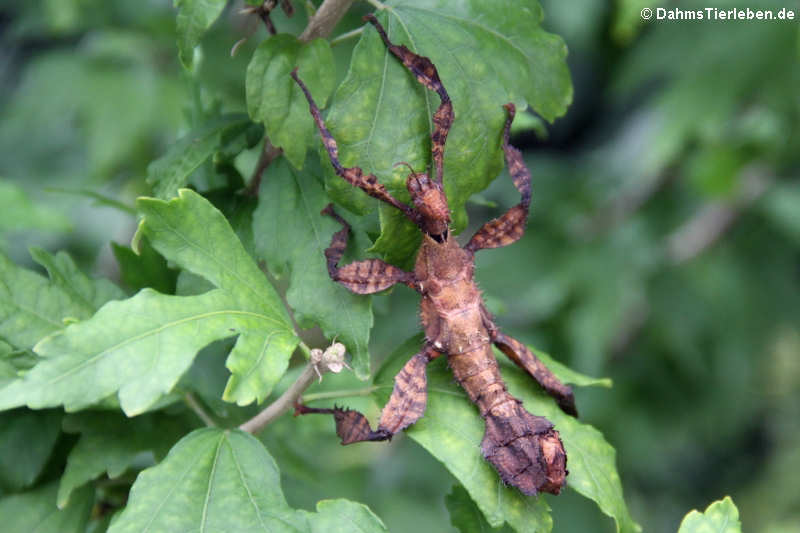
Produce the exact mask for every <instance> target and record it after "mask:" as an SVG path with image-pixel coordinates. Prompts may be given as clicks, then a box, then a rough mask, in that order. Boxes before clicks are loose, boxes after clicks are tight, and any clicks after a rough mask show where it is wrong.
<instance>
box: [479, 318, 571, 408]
mask: <svg viewBox="0 0 800 533" xmlns="http://www.w3.org/2000/svg"><path fill="white" fill-rule="evenodd" d="M492 342H493V343H494V344H495V346H497V347H498V348H499V349H500V351H501V352H503V353H504V354H506V355H507V356H508V357H509V359H511V360H512V361H514V363H516V364H517V366H519V367H520V368H522V369H523V370H525V371H526V372H527V373H528V374H529V375H530V376H531V377H532V378H533V379H535V380H536V381H537V382H538V383H539V385H541V386H542V388H543V389H544V390H545V391H546V392H547V394H549V395H550V396H552V397H553V398H554V399H555V400H556V403H558V406H559V407H560V408H561V410H562V411H564V412H565V413H567V414H569V415H572V416H578V410H577V408H576V407H575V396H574V395H573V394H572V388H570V387H569V386H567V385H564V384H563V383H561V381H560V380H559V379H558V378H557V377H556V376H555V375H554V374H553V373H552V372H551V371H550V369H549V368H547V367H546V366H544V363H542V362H541V361H540V360H539V358H538V357H536V355H534V353H533V352H531V351H530V350H529V349H528V347H527V346H525V345H524V344H522V343H521V342H519V341H518V340H517V339H515V338H513V337H509V336H508V335H504V334H503V333H500V332H499V331H495V332H494V335H493V336H492Z"/></svg>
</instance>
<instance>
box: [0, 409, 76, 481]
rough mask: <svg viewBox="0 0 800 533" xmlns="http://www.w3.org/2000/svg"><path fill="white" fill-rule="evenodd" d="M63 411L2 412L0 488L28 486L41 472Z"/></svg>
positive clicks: (0, 427) (49, 452)
mask: <svg viewBox="0 0 800 533" xmlns="http://www.w3.org/2000/svg"><path fill="white" fill-rule="evenodd" d="M61 416H62V415H61V413H60V412H58V411H54V410H47V411H29V410H27V409H15V410H14V411H9V412H7V413H0V450H3V451H4V453H2V454H0V487H6V488H10V489H17V490H18V489H20V488H24V487H29V486H30V485H32V484H33V482H34V481H36V478H38V477H39V474H40V473H41V472H42V469H43V468H44V466H45V464H46V463H47V460H48V459H49V458H50V454H51V453H52V451H53V448H54V447H55V445H56V440H57V439H58V435H59V433H60V426H61Z"/></svg>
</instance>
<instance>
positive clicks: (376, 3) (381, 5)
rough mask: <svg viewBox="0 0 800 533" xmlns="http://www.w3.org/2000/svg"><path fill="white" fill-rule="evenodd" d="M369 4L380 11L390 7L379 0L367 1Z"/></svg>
mask: <svg viewBox="0 0 800 533" xmlns="http://www.w3.org/2000/svg"><path fill="white" fill-rule="evenodd" d="M367 3H368V4H370V5H371V6H373V7H374V8H375V9H377V10H379V11H383V10H384V9H389V6H387V5H386V4H384V3H383V2H379V1H378V0H367Z"/></svg>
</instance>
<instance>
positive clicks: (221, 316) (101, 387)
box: [0, 289, 242, 416]
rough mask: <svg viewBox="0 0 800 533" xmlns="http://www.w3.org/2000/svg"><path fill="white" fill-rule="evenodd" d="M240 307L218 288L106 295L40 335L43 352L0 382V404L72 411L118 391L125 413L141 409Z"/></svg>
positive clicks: (226, 332) (226, 331) (225, 331)
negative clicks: (80, 316) (92, 308)
mask: <svg viewBox="0 0 800 533" xmlns="http://www.w3.org/2000/svg"><path fill="white" fill-rule="evenodd" d="M241 314H242V312H241V311H240V310H239V309H238V307H237V306H236V305H235V304H234V303H233V302H232V301H231V299H230V297H229V296H227V295H226V294H225V293H224V292H223V291H220V290H215V291H211V292H208V293H206V294H203V295H200V296H191V297H180V296H165V295H163V294H159V293H157V292H155V291H152V290H150V289H145V290H143V291H141V292H140V293H139V294H137V295H136V296H134V297H133V298H130V299H128V300H123V301H113V302H110V303H108V304H106V305H104V306H103V307H102V308H101V309H100V310H99V311H98V312H97V313H96V314H95V315H94V316H93V317H92V318H91V319H88V320H85V321H83V322H79V323H77V324H72V325H70V326H69V327H67V328H66V329H65V330H64V331H63V332H62V333H60V334H57V335H54V336H51V337H47V338H45V339H44V340H43V341H41V342H40V343H38V344H37V345H36V347H35V348H34V349H35V351H36V353H37V354H39V355H40V356H41V357H43V358H44V359H43V360H42V361H41V362H40V363H39V364H38V365H36V366H35V367H34V368H33V369H32V370H30V371H29V372H28V373H27V374H26V375H25V377H24V379H22V380H19V381H15V382H13V383H11V384H10V385H8V386H7V387H6V388H4V389H2V390H0V409H7V408H9V407H16V406H19V405H28V406H29V407H31V408H33V409H38V408H41V407H50V406H56V405H64V407H65V408H66V409H67V410H69V411H75V410H78V409H82V408H85V407H87V406H89V405H92V404H94V403H96V402H99V401H100V400H102V399H103V398H105V397H107V396H109V395H111V394H114V393H117V392H118V393H119V400H120V404H121V407H122V409H123V410H124V411H125V413H126V414H128V415H129V416H133V415H135V414H139V413H141V412H143V411H144V410H146V409H147V408H148V407H150V406H151V405H152V404H154V403H155V402H156V401H157V400H158V399H159V398H160V397H161V396H162V395H163V394H166V393H167V392H169V391H170V390H172V387H173V386H174V385H175V383H176V382H177V381H178V378H180V376H181V374H183V372H184V371H185V370H186V369H187V368H188V367H189V366H190V365H191V363H192V360H193V359H194V356H195V354H196V353H197V351H198V350H200V348H202V347H203V346H205V345H207V344H209V343H210V342H211V341H213V340H216V339H218V338H220V337H223V336H230V335H231V334H233V332H231V331H230V326H231V325H232V324H236V322H235V319H236V318H237V317H238V316H239V315H241ZM109 324H114V326H115V327H113V328H110V327H109Z"/></svg>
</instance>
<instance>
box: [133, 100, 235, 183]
mask: <svg viewBox="0 0 800 533" xmlns="http://www.w3.org/2000/svg"><path fill="white" fill-rule="evenodd" d="M249 126H250V121H249V120H248V118H247V117H246V116H245V115H242V114H238V113H236V114H228V115H222V116H219V117H216V118H213V119H212V120H210V121H209V122H207V123H206V124H203V125H202V126H199V127H198V128H197V129H195V130H193V131H191V132H189V133H188V134H186V135H185V136H184V137H181V138H180V139H179V140H178V141H177V142H176V143H175V144H173V145H172V146H170V148H169V150H168V151H167V153H166V154H164V155H163V156H161V157H160V158H158V159H156V160H155V161H153V162H152V163H150V166H148V167H147V182H148V183H150V184H151V185H152V186H153V192H155V194H156V196H158V197H159V198H171V197H173V196H175V194H176V193H177V191H178V189H179V188H181V187H183V186H184V185H186V182H187V181H188V179H189V175H190V174H191V173H192V172H194V171H195V170H196V169H197V168H198V167H199V166H200V165H202V164H203V163H205V162H206V161H207V160H208V159H209V158H210V157H211V156H212V155H214V154H215V153H216V152H217V151H218V150H220V149H222V148H223V147H224V146H223V145H224V144H225V140H226V139H227V140H228V141H230V139H231V138H235V137H237V136H239V135H246V134H247V131H248V128H249Z"/></svg>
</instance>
